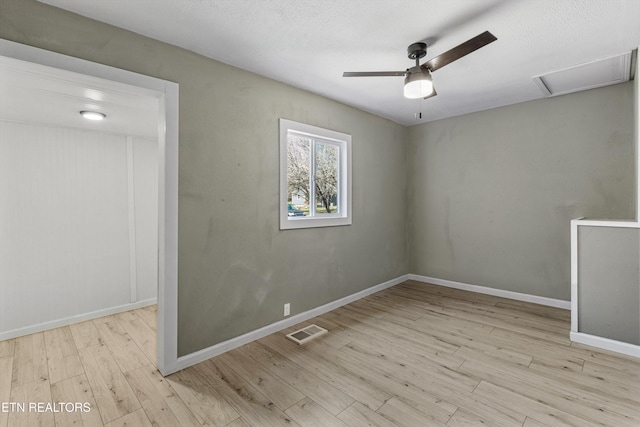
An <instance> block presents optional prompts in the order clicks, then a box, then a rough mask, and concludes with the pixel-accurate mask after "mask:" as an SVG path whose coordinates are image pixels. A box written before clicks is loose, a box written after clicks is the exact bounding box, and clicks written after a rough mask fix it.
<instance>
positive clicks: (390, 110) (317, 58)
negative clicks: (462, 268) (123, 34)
mask: <svg viewBox="0 0 640 427" xmlns="http://www.w3.org/2000/svg"><path fill="white" fill-rule="evenodd" d="M41 1H42V2H43V3H48V4H51V5H54V6H57V7H60V8H63V9H68V10H70V11H73V12H76V13H79V14H81V15H85V16H88V17H91V18H94V19H97V20H99V21H103V22H107V23H110V24H113V25H115V26H118V27H122V28H125V29H128V30H131V31H134V32H136V33H139V34H143V35H146V36H149V37H152V38H154V39H158V40H162V41H164V42H167V43H170V44H173V45H177V46H181V47H184V48H186V49H190V50H192V51H195V52H197V53H200V54H202V55H205V56H208V57H211V58H214V59H217V60H219V61H222V62H225V63H228V64H231V65H234V66H237V67H239V68H243V69H246V70H250V71H253V72H255V73H258V74H261V75H264V76H267V77H270V78H273V79H276V80H279V81H282V82H285V83H288V84H290V85H293V86H296V87H299V88H303V89H306V90H309V91H311V92H314V93H318V94H320V95H324V96H326V97H329V98H332V99H336V100H338V101H341V102H344V103H346V104H349V105H353V106H355V107H357V108H360V109H362V110H365V111H369V112H371V113H374V114H377V115H379V116H382V117H386V118H389V119H391V120H394V121H396V122H398V123H401V124H405V125H412V124H416V123H420V122H424V121H430V120H436V119H441V118H445V117H451V116H456V115H461V114H465V113H470V112H473V111H479V110H484V109H489V108H494V107H498V106H502V105H509V104H513V103H517V102H523V101H527V100H531V99H535V98H540V97H542V92H541V91H540V89H539V88H538V87H537V86H536V84H535V83H534V82H533V81H532V80H531V77H532V76H534V75H539V74H544V73H547V72H550V71H555V70H559V69H563V68H566V67H570V66H574V65H577V64H581V63H585V62H590V61H593V60H596V59H600V58H604V57H607V56H611V55H613V54H617V53H622V52H625V51H630V50H633V49H635V48H637V47H638V45H640V1H639V0H517V1H516V0H269V1H262V0H110V1H86V0H41ZM485 30H489V31H491V32H492V33H493V34H494V35H495V36H496V37H497V38H498V40H497V41H496V42H494V43H492V44H490V45H488V46H486V47H484V48H482V49H480V50H478V51H476V52H474V53H472V54H470V55H469V56H466V57H465V58H463V59H460V60H459V61H457V62H454V63H452V64H450V65H447V66H446V67H444V68H442V69H440V70H438V71H436V72H434V74H433V80H434V85H435V87H436V89H437V91H438V96H436V97H434V98H431V99H428V100H420V101H416V100H408V99H405V98H404V97H403V96H402V85H403V78H402V77H368V78H343V77H342V72H343V71H385V70H391V71H394V70H404V69H406V68H408V67H411V66H412V65H413V61H411V60H409V59H408V58H407V56H406V48H407V46H408V45H409V44H411V43H414V42H416V41H426V42H427V44H428V46H429V47H428V52H427V56H426V58H425V60H426V59H430V58H432V57H434V56H436V55H438V54H440V53H442V52H444V51H446V50H449V49H450V48H452V47H454V46H456V45H458V44H460V43H462V42H464V41H466V40H468V39H469V38H471V37H474V36H476V35H477V34H479V33H481V32H483V31H485ZM419 110H421V111H422V114H423V116H422V117H423V118H422V119H421V120H417V119H416V118H415V112H416V111H419Z"/></svg>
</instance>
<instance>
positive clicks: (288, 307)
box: [284, 303, 291, 316]
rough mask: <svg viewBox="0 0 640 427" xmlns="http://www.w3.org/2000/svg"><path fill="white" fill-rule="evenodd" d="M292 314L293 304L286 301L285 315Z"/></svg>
mask: <svg viewBox="0 0 640 427" xmlns="http://www.w3.org/2000/svg"><path fill="white" fill-rule="evenodd" d="M290 314H291V304H290V303H286V304H285V305H284V315H285V316H288V315H290Z"/></svg>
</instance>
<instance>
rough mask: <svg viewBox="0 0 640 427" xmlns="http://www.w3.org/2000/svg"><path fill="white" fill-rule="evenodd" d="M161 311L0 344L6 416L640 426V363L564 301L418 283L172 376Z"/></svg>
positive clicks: (237, 423) (1, 422)
mask: <svg viewBox="0 0 640 427" xmlns="http://www.w3.org/2000/svg"><path fill="white" fill-rule="evenodd" d="M155 319H156V313H155V307H147V308H143V309H139V310H134V311H131V312H127V313H121V314H118V315H114V316H108V317H104V318H100V319H96V320H92V321H88V322H84V323H80V324H77V325H72V326H68V327H63V328H58V329H54V330H51V331H46V332H43V333H38V334H33V335H28V336H25V337H20V338H16V339H12V340H8V341H3V342H0V405H2V403H3V402H5V406H0V427H5V426H23V425H25V426H29V425H38V426H69V425H78V426H81V425H85V426H109V427H112V426H171V427H175V426H200V425H206V426H229V427H242V426H259V427H262V426H296V425H299V426H384V427H389V426H398V427H404V426H409V427H413V426H474V425H484V426H522V427H539V426H567V425H570V426H596V425H600V426H615V427H621V426H622V427H624V426H640V360H638V359H634V358H630V357H625V356H620V355H616V354H613V353H607V352H603V351H597V350H595V349H593V348H589V347H586V346H582V345H578V344H575V343H571V342H570V341H569V338H568V336H569V321H570V313H569V312H568V311H566V310H560V309H554V308H549V307H543V306H538V305H534V304H528V303H522V302H515V301H511V300H505V299H500V298H496V297H491V296H486V295H479V294H472V293H468V292H464V291H458V290H453V289H448V288H442V287H438V286H434V285H425V284H423V283H417V282H412V281H408V282H405V283H402V284H400V285H397V286H395V287H393V288H390V289H387V290H385V291H382V292H379V293H377V294H374V295H371V296H369V297H367V298H364V299H362V300H360V301H357V302H354V303H352V304H349V305H346V306H344V307H341V308H339V309H336V310H334V311H332V312H330V313H327V314H324V315H322V316H319V317H316V318H314V319H312V320H310V321H308V322H304V323H302V324H300V325H296V327H294V328H289V329H287V330H285V331H281V332H279V333H276V334H273V335H270V336H268V337H266V338H264V339H261V340H258V341H255V342H253V343H250V344H248V345H245V346H243V347H240V348H238V349H235V350H232V351H230V352H228V353H226V354H223V355H221V356H218V357H216V358H213V359H210V360H208V361H205V362H202V363H200V364H198V365H196V366H193V367H191V368H188V369H185V370H183V371H181V372H178V373H176V374H173V375H170V376H169V377H167V378H163V377H162V376H161V375H160V373H159V372H158V371H157V369H156V367H155V357H156V356H155V348H156V336H155V334H156V332H155V331H156V324H155ZM311 323H315V324H318V325H320V326H322V327H324V328H326V329H328V330H329V333H328V334H326V335H323V336H321V337H320V338H318V339H317V340H315V341H311V342H309V343H307V344H305V345H304V346H298V345H296V344H295V343H293V342H291V341H288V340H287V339H286V338H285V334H287V333H289V332H291V331H293V330H296V329H298V328H301V327H303V326H306V325H308V324H311ZM29 402H40V403H42V404H45V405H46V403H58V404H59V403H60V402H72V403H75V402H83V403H84V402H86V405H87V406H86V407H88V408H90V411H86V410H84V411H78V410H74V411H66V410H62V411H57V412H52V411H46V410H45V411H30V410H29V406H28V404H29ZM11 403H14V404H15V403H24V404H26V408H25V411H24V412H22V411H20V410H16V409H15V408H14V409H13V410H11V408H8V407H7V406H6V405H8V404H11Z"/></svg>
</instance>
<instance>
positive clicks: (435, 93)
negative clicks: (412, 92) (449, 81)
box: [422, 87, 438, 99]
mask: <svg viewBox="0 0 640 427" xmlns="http://www.w3.org/2000/svg"><path fill="white" fill-rule="evenodd" d="M437 94H438V92H436V88H435V87H434V88H433V92H431V94H430V95H427V96H425V97H424V98H422V99H429V98H433V97H434V96H436V95H437Z"/></svg>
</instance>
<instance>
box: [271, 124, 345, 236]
mask: <svg viewBox="0 0 640 427" xmlns="http://www.w3.org/2000/svg"><path fill="white" fill-rule="evenodd" d="M349 224H351V135H347V134H344V133H341V132H336V131H332V130H328V129H322V128H319V127H315V126H311V125H306V124H303V123H297V122H293V121H291V120H286V119H280V229H281V230H287V229H292V228H310V227H330V226H335V225H349Z"/></svg>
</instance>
